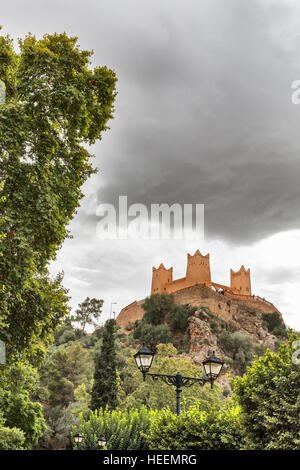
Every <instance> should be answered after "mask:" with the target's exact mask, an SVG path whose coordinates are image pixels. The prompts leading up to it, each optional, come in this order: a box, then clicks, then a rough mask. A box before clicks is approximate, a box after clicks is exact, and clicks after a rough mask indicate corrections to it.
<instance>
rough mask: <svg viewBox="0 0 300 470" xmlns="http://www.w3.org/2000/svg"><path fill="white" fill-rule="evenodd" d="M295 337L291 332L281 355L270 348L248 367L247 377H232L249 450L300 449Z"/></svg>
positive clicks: (299, 371) (299, 382)
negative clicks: (263, 355)
mask: <svg viewBox="0 0 300 470" xmlns="http://www.w3.org/2000/svg"><path fill="white" fill-rule="evenodd" d="M295 340H297V341H299V340H300V338H299V336H298V337H297V336H296V335H291V336H290V338H289V342H288V344H281V345H280V348H279V352H278V354H275V353H273V352H271V351H270V350H267V352H266V355H265V357H260V358H259V359H256V360H255V361H254V362H253V363H252V365H251V367H248V368H247V373H246V374H245V375H244V377H236V378H235V379H234V380H233V387H234V388H233V393H234V398H235V400H236V401H237V402H238V404H239V405H240V407H241V412H242V415H241V416H242V423H243V427H244V432H245V436H246V441H245V448H247V449H259V450H299V449H300V420H299V409H300V399H299V389H300V368H299V364H298V363H297V362H298V360H299V359H298V354H297V351H296V350H295V349H294V348H293V344H294V341H295ZM296 344H297V343H296ZM293 355H295V357H293Z"/></svg>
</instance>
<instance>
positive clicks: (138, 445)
mask: <svg viewBox="0 0 300 470" xmlns="http://www.w3.org/2000/svg"><path fill="white" fill-rule="evenodd" d="M151 414H153V412H151V411H148V410H147V409H146V408H145V407H141V408H140V409H139V410H137V409H131V410H129V411H128V410H125V411H116V410H113V411H110V410H109V409H108V408H106V409H105V410H104V409H103V408H100V409H99V410H95V411H94V412H92V411H91V412H90V415H89V417H88V420H87V421H85V420H84V419H83V418H81V424H80V426H79V428H77V429H75V428H74V430H73V435H74V434H76V433H77V432H80V433H81V434H82V435H83V438H84V439H83V442H82V444H81V446H80V448H81V449H86V448H89V449H99V446H98V442H97V440H98V437H99V436H104V437H105V439H106V447H107V449H108V450H147V449H148V444H147V441H146V437H145V434H147V433H148V432H149V426H150V415H151Z"/></svg>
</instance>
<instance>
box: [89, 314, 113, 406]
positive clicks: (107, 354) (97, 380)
mask: <svg viewBox="0 0 300 470" xmlns="http://www.w3.org/2000/svg"><path fill="white" fill-rule="evenodd" d="M115 324H116V322H115V320H107V322H106V323H105V330H104V333H103V339H102V346H101V352H100V354H95V374H94V384H93V389H92V398H91V409H92V410H96V409H97V408H101V407H102V408H105V407H106V406H108V407H109V408H111V409H113V408H115V407H116V406H117V370H116V349H115Z"/></svg>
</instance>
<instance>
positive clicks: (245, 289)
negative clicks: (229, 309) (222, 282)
mask: <svg viewBox="0 0 300 470" xmlns="http://www.w3.org/2000/svg"><path fill="white" fill-rule="evenodd" d="M230 288H231V289H232V291H233V293H234V294H241V295H251V281H250V268H249V269H248V270H247V271H246V269H245V267H244V265H242V267H241V268H240V269H239V271H236V272H235V271H233V270H232V269H230Z"/></svg>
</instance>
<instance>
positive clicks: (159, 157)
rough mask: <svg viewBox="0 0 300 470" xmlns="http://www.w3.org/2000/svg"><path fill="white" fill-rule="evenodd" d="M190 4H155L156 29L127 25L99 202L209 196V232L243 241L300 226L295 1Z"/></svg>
mask: <svg viewBox="0 0 300 470" xmlns="http://www.w3.org/2000/svg"><path fill="white" fill-rule="evenodd" d="M241 4H242V5H241ZM191 5H192V8H191V9H184V8H180V6H179V3H178V2H175V11H173V12H172V13H171V14H170V15H167V14H166V12H165V11H164V9H162V11H159V8H157V5H156V9H157V21H156V23H154V25H152V26H153V28H151V31H149V29H148V28H147V27H145V29H144V30H142V28H141V29H139V28H138V32H139V34H137V31H136V30H135V34H133V33H130V31H129V32H128V36H126V39H127V47H126V48H123V46H121V50H122V52H123V56H122V59H121V60H120V62H121V66H120V75H119V80H120V85H119V86H120V90H119V97H118V100H119V101H118V105H119V109H118V111H117V117H118V118H119V120H118V121H117V122H112V127H114V126H115V137H116V136H117V138H116V139H115V141H114V145H113V148H112V149H110V153H111V158H110V159H108V160H107V161H106V162H105V163H104V168H103V170H104V174H105V176H106V177H107V180H106V185H105V187H103V188H101V190H99V192H98V196H99V201H101V202H102V201H103V202H104V201H105V202H114V203H116V201H117V198H118V196H119V195H120V194H127V195H128V198H129V201H130V202H131V203H135V202H141V203H146V204H151V203H159V202H166V203H169V204H172V203H174V202H177V203H188V202H198V203H204V204H205V205H206V212H205V217H206V235H207V236H209V237H221V238H225V239H227V240H231V241H235V242H240V243H245V244H246V243H248V242H252V241H253V240H255V239H260V238H261V237H265V236H267V235H270V234H272V233H276V232H277V231H281V230H287V229H290V228H296V227H299V221H300V220H299V219H300V217H299V209H298V207H297V206H298V205H299V202H300V190H299V184H298V181H299V176H300V158H299V151H300V139H299V133H298V128H299V124H300V107H299V108H297V106H295V105H292V103H291V99H290V95H291V82H292V80H293V79H294V78H296V77H297V75H295V74H296V73H297V72H298V73H299V75H300V68H299V69H297V67H295V63H296V61H297V56H298V48H297V46H299V38H298V35H297V34H298V33H297V30H296V29H295V30H294V31H293V30H291V31H290V34H291V38H292V39H294V42H291V38H288V37H287V36H286V34H285V31H286V29H288V28H289V26H290V23H291V21H292V18H293V16H292V10H289V8H288V5H286V8H285V9H283V8H280V7H279V6H278V3H276V2H248V3H246V2H238V1H229V2H226V1H224V2H209V4H208V2H200V3H198V4H196V3H194V2H192V4H191ZM201 5H202V6H205V8H203V9H202V8H201ZM276 5H277V6H276ZM137 16H138V15H137ZM125 22H126V20H125ZM278 22H280V23H281V27H279V26H278ZM150 23H151V22H150ZM293 34H294V36H293ZM291 44H292V47H291Z"/></svg>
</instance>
